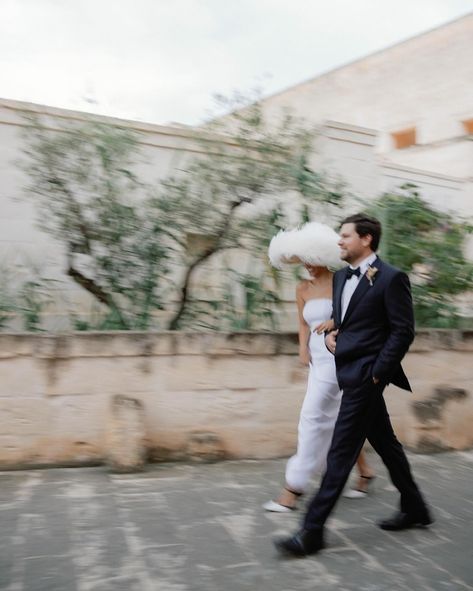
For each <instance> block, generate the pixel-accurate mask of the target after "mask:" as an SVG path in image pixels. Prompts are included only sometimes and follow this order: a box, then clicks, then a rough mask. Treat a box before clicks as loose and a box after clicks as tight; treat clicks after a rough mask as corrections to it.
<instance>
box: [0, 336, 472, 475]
mask: <svg viewBox="0 0 473 591" xmlns="http://www.w3.org/2000/svg"><path fill="white" fill-rule="evenodd" d="M297 350H298V347H297V339H296V338H295V336H294V335H293V334H289V333H288V334H285V333H281V334H274V335H273V334H251V333H235V334H222V333H194V334H192V333H167V332H163V333H134V332H130V333H94V334H81V333H79V334H70V335H61V336H51V335H48V336H44V335H8V334H3V335H0V444H1V445H0V465H2V466H4V467H7V466H12V467H17V466H18V465H34V464H55V463H56V464H69V463H74V464H76V463H80V462H92V463H96V462H98V461H101V460H103V459H104V458H105V456H106V453H107V429H108V425H109V416H110V408H111V405H112V401H113V400H114V397H116V396H125V397H130V398H132V399H134V400H135V401H137V404H139V405H141V407H142V411H139V412H138V413H137V416H138V415H140V414H141V412H143V426H142V427H140V432H139V436H140V437H143V436H144V437H145V445H146V448H147V453H148V454H149V455H150V457H151V458H154V459H160V460H162V459H168V460H169V459H182V458H185V457H189V456H192V455H194V456H196V457H197V456H199V455H202V456H203V457H205V456H206V455H208V458H209V459H215V457H226V458H270V457H280V456H284V455H289V454H290V453H292V451H293V450H294V446H295V441H296V433H297V419H298V414H299V410H300V405H301V402H302V398H303V396H304V393H305V388H306V380H307V370H306V369H305V368H303V367H301V366H300V365H299V363H298V361H297ZM472 350H473V333H472V332H471V331H469V332H460V331H445V330H439V331H432V330H428V331H420V332H419V334H418V336H417V338H416V341H415V342H414V344H413V347H412V349H411V352H410V353H409V354H408V356H407V358H406V360H405V363H404V367H405V369H406V372H407V374H408V376H409V378H410V380H411V384H412V386H413V390H414V393H413V394H411V393H408V392H404V391H401V390H399V389H397V388H394V387H390V388H388V390H387V392H386V400H387V404H388V407H389V411H390V414H391V417H392V419H393V423H394V425H395V429H396V432H397V434H398V436H399V438H400V439H401V441H402V442H403V443H405V444H406V445H407V446H408V447H409V448H410V449H413V450H418V451H432V450H443V449H467V448H470V447H472V446H473V431H472V429H471V424H472V422H473V393H472V384H473V366H472V364H471V352H472ZM133 412H134V411H133ZM117 420H119V421H121V420H122V418H119V419H117ZM196 433H199V434H212V437H213V438H214V439H213V443H212V445H210V440H208V441H207V443H206V444H205V445H210V447H209V449H207V451H205V449H204V448H205V445H203V443H202V442H201V444H199V445H202V449H201V451H197V450H196V448H195V445H197V443H198V442H197V441H196V440H195V439H193V437H195V434H196ZM275 434H277V436H275ZM212 446H213V451H211V450H210V448H211V447H212Z"/></svg>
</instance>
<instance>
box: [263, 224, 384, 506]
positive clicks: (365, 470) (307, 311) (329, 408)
mask: <svg viewBox="0 0 473 591" xmlns="http://www.w3.org/2000/svg"><path fill="white" fill-rule="evenodd" d="M269 258H270V261H271V264H272V265H273V266H274V267H277V268H281V267H282V266H283V265H284V264H290V263H299V264H301V263H302V264H303V265H304V266H305V268H306V270H307V272H308V273H309V276H310V279H307V280H303V281H301V282H300V283H299V284H298V285H297V288H296V303H297V310H298V316H299V359H300V361H301V363H302V364H304V365H305V366H309V376H308V383H307V391H306V395H305V398H304V402H303V404H302V409H301V413H300V418H299V427H298V440H297V452H296V454H295V455H294V456H292V458H290V459H289V461H288V463H287V466H286V474H285V478H286V483H285V486H284V488H283V490H282V491H281V492H280V494H279V496H278V497H277V498H276V500H271V501H268V502H267V503H265V504H264V505H263V508H264V509H265V510H267V511H274V512H278V513H284V512H289V511H291V510H293V509H295V508H296V505H297V499H298V497H300V496H301V495H303V494H304V492H305V491H306V490H307V487H308V485H309V482H310V479H311V478H312V477H313V476H314V475H315V474H322V473H323V472H324V471H325V468H326V457H327V453H328V450H329V447H330V443H331V440H332V435H333V429H334V426H335V421H336V419H337V415H338V411H339V408H340V401H341V397H342V392H341V391H340V389H339V387H338V383H337V377H336V373H335V358H334V356H333V355H332V353H330V352H329V351H328V349H327V348H326V346H325V341H324V332H325V331H326V330H330V329H332V328H333V321H332V320H331V316H332V276H333V273H332V271H331V270H330V269H336V268H340V267H341V266H342V265H343V263H342V261H341V260H340V257H339V249H338V235H337V234H336V233H335V232H334V231H333V230H332V229H331V228H330V227H328V226H326V225H324V224H319V223H317V222H311V223H307V224H305V225H304V226H303V227H302V228H300V229H298V230H288V231H282V232H279V234H277V235H276V236H275V237H274V238H273V239H272V241H271V244H270V246H269ZM357 469H358V472H359V478H358V482H357V485H356V487H355V488H353V489H351V490H349V491H347V492H346V493H345V495H344V496H346V497H350V498H362V497H364V496H366V494H367V492H368V488H369V484H370V483H371V482H372V481H373V479H374V474H373V471H372V470H371V469H370V467H369V466H368V464H367V462H366V458H365V454H364V452H363V451H362V452H361V453H360V456H359V457H358V460H357Z"/></svg>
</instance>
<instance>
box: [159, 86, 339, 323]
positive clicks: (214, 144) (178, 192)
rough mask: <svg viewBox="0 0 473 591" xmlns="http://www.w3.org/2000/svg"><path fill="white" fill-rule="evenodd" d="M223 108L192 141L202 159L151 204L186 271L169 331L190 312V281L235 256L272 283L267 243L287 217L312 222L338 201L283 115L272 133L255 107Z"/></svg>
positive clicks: (298, 131) (295, 124)
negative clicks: (191, 239)
mask: <svg viewBox="0 0 473 591" xmlns="http://www.w3.org/2000/svg"><path fill="white" fill-rule="evenodd" d="M225 107H226V111H231V113H230V114H229V115H227V116H226V117H224V118H223V119H219V120H217V121H214V122H213V123H212V124H210V125H208V126H207V127H206V129H205V130H200V131H199V133H198V134H196V137H195V140H196V142H197V145H198V146H199V149H200V150H201V155H200V156H199V157H197V158H195V159H194V160H193V161H192V162H190V163H189V165H188V166H187V167H186V168H185V170H183V171H181V172H180V174H179V175H176V176H174V177H172V178H169V179H167V180H166V181H165V182H164V183H162V184H161V185H160V186H159V187H158V190H157V192H156V196H155V200H154V205H155V208H156V210H157V212H159V213H158V214H157V215H159V217H160V218H161V219H165V220H166V223H165V226H166V228H167V230H168V234H169V236H170V238H171V240H173V238H175V240H174V242H173V247H174V254H175V260H177V261H178V263H179V264H180V265H181V266H182V268H184V269H185V272H184V280H183V283H182V285H181V286H180V289H179V293H178V296H177V299H178V300H179V301H180V305H179V306H178V309H177V311H176V314H175V315H174V317H173V318H172V320H171V322H170V328H171V329H177V328H180V327H181V326H182V323H183V321H184V319H185V318H186V315H187V312H186V308H188V307H189V306H191V305H192V307H193V308H194V309H195V302H192V304H191V300H193V298H192V295H191V289H192V277H193V275H194V274H195V272H196V271H197V269H198V268H199V267H201V266H203V265H206V264H208V262H209V259H211V258H213V257H215V256H218V253H220V252H221V251H224V250H229V249H239V251H240V252H242V257H243V258H245V256H247V255H250V256H251V257H252V258H253V259H254V266H255V267H258V268H262V269H264V271H263V273H264V275H265V276H266V279H267V278H268V277H269V278H271V277H272V279H273V281H274V280H275V279H276V273H275V272H274V270H269V269H267V267H266V265H264V261H265V260H266V256H267V248H268V245H269V241H270V239H271V237H272V236H273V235H274V234H275V233H276V232H277V230H278V229H280V228H281V227H284V226H285V225H287V224H288V220H289V216H288V214H290V215H291V220H292V223H294V214H295V213H296V214H297V212H299V217H300V219H303V218H304V217H310V215H311V214H313V213H314V211H315V209H317V210H318V211H319V213H320V212H321V210H323V211H324V212H325V213H328V212H329V211H331V210H333V208H338V207H339V206H340V204H341V200H342V192H341V188H340V186H339V185H338V184H332V183H330V182H329V181H328V180H327V179H326V178H325V177H324V176H323V175H321V174H319V173H316V172H314V171H312V170H311V169H310V167H309V164H308V162H309V156H310V154H311V141H312V139H313V135H314V132H313V130H311V129H310V128H309V127H308V126H307V124H305V123H304V122H301V121H297V120H295V119H294V118H293V117H291V116H290V115H289V114H286V115H285V116H284V117H283V118H282V119H281V120H280V121H279V122H277V123H276V124H273V125H270V124H269V123H268V121H267V120H266V118H265V116H264V113H263V110H262V107H261V104H260V103H259V102H258V101H257V100H256V101H254V102H252V103H251V104H247V102H245V101H244V99H242V97H237V98H236V100H235V101H233V102H232V101H230V102H227V103H225ZM176 212H178V213H177V215H176ZM186 232H187V233H189V234H193V235H200V236H202V237H205V241H206V247H205V248H203V249H200V250H194V249H189V248H186V247H185V245H183V240H182V239H183V235H185V233H186ZM233 271H234V274H233V284H234V287H235V289H238V286H239V285H241V284H242V282H243V283H245V281H246V280H244V279H243V275H242V269H241V268H239V267H238V266H237V267H236V268H234V269H233ZM238 273H239V274H240V275H238ZM237 278H238V279H237ZM263 283H264V282H263ZM231 291H232V290H230V292H231ZM258 292H259V290H258ZM245 301H246V302H247V303H246V304H245V305H247V306H253V305H254V304H253V303H252V296H250V294H248V297H247V298H246V300H245ZM255 301H257V302H258V305H259V306H260V308H259V310H260V316H261V319H268V320H269V319H270V315H269V314H268V312H267V308H266V303H264V304H263V301H262V300H260V299H256V300H255ZM273 304H276V300H274V301H273ZM216 305H217V306H218V305H219V304H218V303H217V304H216ZM255 305H256V304H255ZM250 316H252V313H251V314H250ZM185 322H187V320H185ZM242 322H243V321H242ZM244 322H246V323H247V324H248V322H249V320H248V319H247V320H246V321H244ZM244 322H243V323H244ZM251 322H252V323H253V320H252V321H251ZM270 325H271V321H270V320H269V324H268V326H270Z"/></svg>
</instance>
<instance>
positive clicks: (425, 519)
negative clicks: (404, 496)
mask: <svg viewBox="0 0 473 591" xmlns="http://www.w3.org/2000/svg"><path fill="white" fill-rule="evenodd" d="M433 522H434V520H433V519H432V517H431V516H430V515H429V512H428V511H425V512H424V513H420V514H411V513H403V512H402V511H398V512H397V513H395V514H394V515H393V516H392V517H391V518H389V519H385V520H384V521H380V522H379V523H378V525H379V527H380V528H381V529H386V530H388V531H400V530H402V529H409V528H411V527H427V526H428V525H430V524H431V523H433Z"/></svg>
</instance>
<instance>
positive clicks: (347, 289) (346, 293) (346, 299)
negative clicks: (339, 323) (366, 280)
mask: <svg viewBox="0 0 473 591" xmlns="http://www.w3.org/2000/svg"><path fill="white" fill-rule="evenodd" d="M376 256H377V255H376V253H375V252H373V253H371V254H370V255H369V256H367V257H366V259H363V260H362V261H361V263H360V265H359V267H360V276H359V277H357V276H356V275H352V276H351V277H350V279H347V280H346V281H345V285H344V286H343V291H342V320H343V319H344V318H345V314H346V312H347V309H348V305H349V304H350V300H351V296H352V295H353V294H354V292H355V289H356V288H357V287H358V283H359V282H360V279H361V278H362V276H363V275H364V274H365V273H366V271H367V270H368V267H369V266H370V265H371V264H372V263H373V262H374V261H375V260H376ZM350 269H356V267H353V266H352V265H350Z"/></svg>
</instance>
